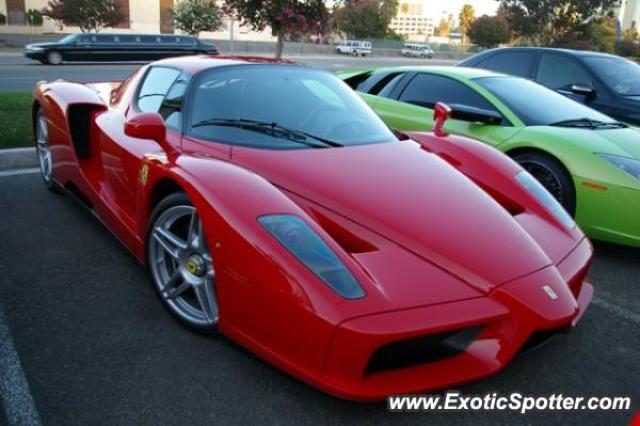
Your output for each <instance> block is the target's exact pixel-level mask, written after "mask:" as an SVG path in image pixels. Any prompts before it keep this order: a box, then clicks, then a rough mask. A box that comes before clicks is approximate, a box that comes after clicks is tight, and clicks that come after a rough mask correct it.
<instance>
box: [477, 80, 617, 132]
mask: <svg viewBox="0 0 640 426" xmlns="http://www.w3.org/2000/svg"><path fill="white" fill-rule="evenodd" d="M474 81H475V82H476V83H478V84H479V85H480V86H482V87H484V88H485V89H487V90H488V91H489V92H491V94H493V95H494V96H495V97H497V98H498V99H499V100H500V101H502V103H504V104H505V105H506V106H507V107H508V108H509V109H510V110H511V111H513V113H515V115H517V116H518V118H519V119H520V120H521V121H522V122H523V123H524V124H525V125H526V126H549V125H552V124H554V123H559V122H563V121H569V120H578V119H585V118H586V119H589V120H593V121H602V122H606V123H609V122H614V120H612V119H611V118H610V117H607V116H606V115H604V114H600V113H599V112H597V111H594V110H592V109H591V108H589V107H586V106H584V105H582V104H579V103H578V102H575V101H572V100H571V99H569V98H567V97H565V96H563V95H561V94H559V93H557V92H554V91H553V90H550V89H547V88H546V87H543V86H541V85H539V84H537V83H534V82H532V81H529V80H525V79H522V78H517V77H481V78H477V79H475V80H474Z"/></svg>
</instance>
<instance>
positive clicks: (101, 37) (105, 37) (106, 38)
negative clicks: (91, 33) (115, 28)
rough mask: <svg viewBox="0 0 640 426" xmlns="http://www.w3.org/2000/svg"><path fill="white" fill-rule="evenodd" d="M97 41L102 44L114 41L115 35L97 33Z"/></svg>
mask: <svg viewBox="0 0 640 426" xmlns="http://www.w3.org/2000/svg"><path fill="white" fill-rule="evenodd" d="M96 39H97V42H98V43H100V44H102V43H114V42H115V37H114V36H108V35H99V36H96Z"/></svg>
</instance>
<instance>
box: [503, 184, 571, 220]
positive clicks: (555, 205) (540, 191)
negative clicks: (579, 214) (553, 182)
mask: <svg viewBox="0 0 640 426" xmlns="http://www.w3.org/2000/svg"><path fill="white" fill-rule="evenodd" d="M516 180H517V181H518V182H520V184H522V186H524V187H525V188H527V190H528V191H529V193H530V194H531V195H533V196H534V198H535V199H536V200H538V202H540V204H542V205H543V206H545V207H546V208H547V209H548V210H549V211H550V212H551V214H552V215H553V216H554V217H555V218H556V219H558V220H559V221H560V223H562V224H563V225H564V226H566V227H567V228H569V229H572V228H574V227H575V226H576V223H575V222H574V221H573V218H572V217H571V215H569V213H567V211H566V210H565V209H564V207H562V205H561V204H560V203H559V202H558V200H556V199H555V198H554V196H553V195H551V193H550V192H549V191H547V189H546V188H545V187H544V186H542V184H541V183H540V182H538V181H537V180H536V179H535V178H534V177H533V176H531V175H530V174H529V172H526V171H522V172H520V173H518V174H517V175H516Z"/></svg>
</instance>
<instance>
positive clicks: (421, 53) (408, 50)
mask: <svg viewBox="0 0 640 426" xmlns="http://www.w3.org/2000/svg"><path fill="white" fill-rule="evenodd" d="M400 54H401V55H402V56H410V57H416V58H429V59H431V58H433V49H431V46H428V45H426V44H419V43H405V44H404V45H403V46H402V49H401V50H400Z"/></svg>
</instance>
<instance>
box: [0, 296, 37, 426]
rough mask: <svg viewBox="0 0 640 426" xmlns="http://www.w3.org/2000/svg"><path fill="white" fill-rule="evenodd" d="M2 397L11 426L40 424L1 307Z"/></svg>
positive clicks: (0, 354)
mask: <svg viewBox="0 0 640 426" xmlns="http://www.w3.org/2000/svg"><path fill="white" fill-rule="evenodd" d="M0 399H1V400H2V405H3V407H4V412H5V415H6V416H7V421H8V424H9V426H14V425H15V426H18V425H20V426H22V425H25V426H39V425H41V424H42V423H41V422H40V415H39V414H38V410H37V409H36V404H35V402H34V400H33V396H32V395H31V390H30V389H29V383H27V378H26V375H25V374H24V370H23V369H22V365H21V363H20V358H19V357H18V353H17V352H16V348H15V346H14V344H13V337H12V336H11V331H10V330H9V326H8V324H7V321H6V319H5V315H4V312H3V311H2V309H1V308H0Z"/></svg>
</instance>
